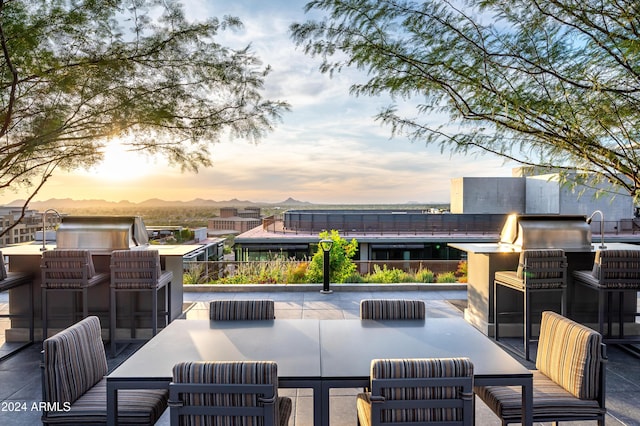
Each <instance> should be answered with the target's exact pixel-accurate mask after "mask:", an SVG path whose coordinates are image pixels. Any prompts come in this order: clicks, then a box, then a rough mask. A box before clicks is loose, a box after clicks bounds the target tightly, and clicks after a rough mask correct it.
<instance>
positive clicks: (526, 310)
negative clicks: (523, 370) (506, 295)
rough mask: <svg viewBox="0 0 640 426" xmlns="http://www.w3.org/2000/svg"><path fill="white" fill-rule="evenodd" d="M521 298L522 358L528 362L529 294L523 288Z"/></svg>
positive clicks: (529, 336)
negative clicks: (522, 298) (522, 310)
mask: <svg viewBox="0 0 640 426" xmlns="http://www.w3.org/2000/svg"><path fill="white" fill-rule="evenodd" d="M522 294H523V297H524V301H523V304H522V306H523V309H524V315H523V318H522V320H523V321H524V358H525V359H526V360H527V361H530V359H529V342H530V341H531V334H532V326H531V294H529V291H528V290H527V289H526V288H525V290H524V291H523V292H522Z"/></svg>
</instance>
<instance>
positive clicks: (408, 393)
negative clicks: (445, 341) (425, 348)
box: [356, 358, 474, 426]
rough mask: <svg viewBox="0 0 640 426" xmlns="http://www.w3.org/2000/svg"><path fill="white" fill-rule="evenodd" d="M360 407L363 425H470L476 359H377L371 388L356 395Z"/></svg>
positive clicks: (373, 365)
mask: <svg viewBox="0 0 640 426" xmlns="http://www.w3.org/2000/svg"><path fill="white" fill-rule="evenodd" d="M356 408H357V413H358V425H360V426H377V425H384V424H394V425H400V424H404V423H410V424H431V422H433V424H447V425H450V426H453V425H461V426H462V425H465V426H466V425H472V424H473V419H474V415H473V364H472V363H471V361H470V360H469V359H468V358H429V359H374V360H373V361H371V392H365V393H361V394H358V396H357V399H356ZM393 422H398V423H393ZM444 422H447V423H444Z"/></svg>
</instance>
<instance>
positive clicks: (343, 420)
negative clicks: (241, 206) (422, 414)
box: [0, 288, 640, 426]
mask: <svg viewBox="0 0 640 426" xmlns="http://www.w3.org/2000/svg"><path fill="white" fill-rule="evenodd" d="M334 290H335V291H334V293H333V294H329V295H325V294H320V293H319V292H317V291H303V292H301V291H296V292H290V291H280V292H254V291H252V292H235V293H212V292H185V295H184V301H185V309H187V313H186V318H187V320H189V319H207V318H208V304H207V302H208V301H210V300H213V299H233V298H238V299H247V298H270V299H273V300H275V307H276V318H281V319H299V318H303V319H307V318H308V319H347V318H358V317H359V302H360V300H362V299H367V298H407V299H421V300H424V301H425V303H426V305H427V321H428V318H435V317H452V316H460V315H462V312H461V308H462V307H463V306H464V304H465V303H466V291H465V290H444V291H439V290H433V291H412V290H409V291H397V292H396V291H364V292H360V291H340V289H339V288H338V289H335V288H334ZM2 303H6V300H3V299H0V304H2ZM514 343H515V342H514ZM137 348H138V346H136V345H129V347H128V348H127V349H126V350H125V351H123V352H122V353H121V354H120V355H119V356H118V357H117V358H112V359H108V362H109V370H110V371H111V370H113V369H114V368H115V367H116V366H118V365H119V364H120V363H121V362H122V361H123V360H124V359H126V357H128V356H129V355H131V353H133V352H134V351H135V350H136V349H137ZM534 353H535V351H534ZM427 355H428V354H425V356H427ZM159 356H160V355H159ZM514 356H515V357H518V356H517V355H514ZM608 356H609V363H608V365H607V393H606V396H607V409H608V414H607V419H606V424H607V425H640V407H639V406H638V401H640V360H639V359H638V358H636V357H634V356H632V355H630V354H628V353H627V352H625V351H623V350H621V349H620V348H619V347H616V346H609V347H608ZM518 359H519V361H520V362H522V363H523V364H524V365H525V366H527V367H529V368H531V367H533V364H532V363H529V362H526V361H524V360H523V359H522V358H518ZM39 363H40V344H38V343H36V344H34V345H32V346H30V347H29V348H27V349H25V350H23V351H21V352H20V353H18V354H16V355H14V356H12V357H11V358H9V359H7V360H5V361H3V362H1V363H0V383H2V386H1V387H0V403H2V406H1V407H0V408H1V409H0V424H6V425H29V426H31V425H34V424H38V423H39V422H40V413H39V411H38V410H37V409H35V408H33V405H32V404H34V403H35V404H38V403H39V402H40V399H41V398H40V396H41V388H40V386H41V382H40V368H39ZM358 391H359V390H358V389H336V390H333V391H332V393H331V412H330V424H331V425H332V426H333V425H335V426H342V425H355V424H356V409H355V395H356V393H357V392H358ZM280 393H281V394H282V395H286V396H290V397H292V398H293V401H294V408H293V413H292V416H291V420H290V422H289V424H290V425H292V426H293V425H296V426H306V425H310V424H311V423H312V422H311V419H312V398H311V391H309V390H306V389H300V390H293V389H281V390H280ZM476 402H477V404H476V411H475V413H476V424H477V425H489V426H490V425H499V424H500V422H499V421H498V419H497V417H495V416H494V415H493V413H492V412H491V411H490V410H489V409H488V408H487V407H486V406H485V405H484V404H483V403H482V402H481V401H480V400H479V399H477V398H476ZM9 403H20V404H19V405H15V404H9ZM23 403H24V404H23ZM10 407H13V408H16V411H9V408H10ZM36 407H37V405H36ZM167 414H168V412H165V415H164V416H163V417H162V418H161V420H160V421H159V422H158V423H157V424H161V425H168V424H169V419H168V415H167ZM566 424H574V425H575V424H580V423H579V422H574V423H566Z"/></svg>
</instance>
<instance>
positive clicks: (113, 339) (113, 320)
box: [109, 287, 117, 357]
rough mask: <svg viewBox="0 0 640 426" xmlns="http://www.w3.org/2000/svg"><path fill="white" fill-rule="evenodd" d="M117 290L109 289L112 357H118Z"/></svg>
mask: <svg viewBox="0 0 640 426" xmlns="http://www.w3.org/2000/svg"><path fill="white" fill-rule="evenodd" d="M116 311H117V310H116V289H115V288H113V287H112V288H110V289H109V346H110V347H111V356H112V357H115V356H116V325H117V324H116Z"/></svg>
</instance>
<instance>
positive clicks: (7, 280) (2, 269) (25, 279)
mask: <svg viewBox="0 0 640 426" xmlns="http://www.w3.org/2000/svg"><path fill="white" fill-rule="evenodd" d="M32 283H33V274H29V273H23V272H7V267H6V266H5V264H4V256H2V252H0V293H2V292H4V291H9V290H13V289H15V288H18V287H21V286H23V285H25V286H27V290H28V292H29V296H28V297H29V300H28V302H29V307H28V312H27V314H26V315H22V314H18V313H15V312H11V307H9V313H8V314H0V318H9V319H10V320H11V319H12V318H22V317H27V318H28V319H29V340H28V341H27V342H25V343H24V344H22V345H20V346H19V347H17V348H15V349H13V350H10V351H9V352H7V353H5V354H2V355H0V361H2V360H4V359H6V358H8V357H9V356H11V355H13V354H14V353H16V352H18V351H19V350H21V349H23V348H26V347H27V346H29V345H30V344H32V343H33V341H34V338H33V334H34V333H33V287H32Z"/></svg>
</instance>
